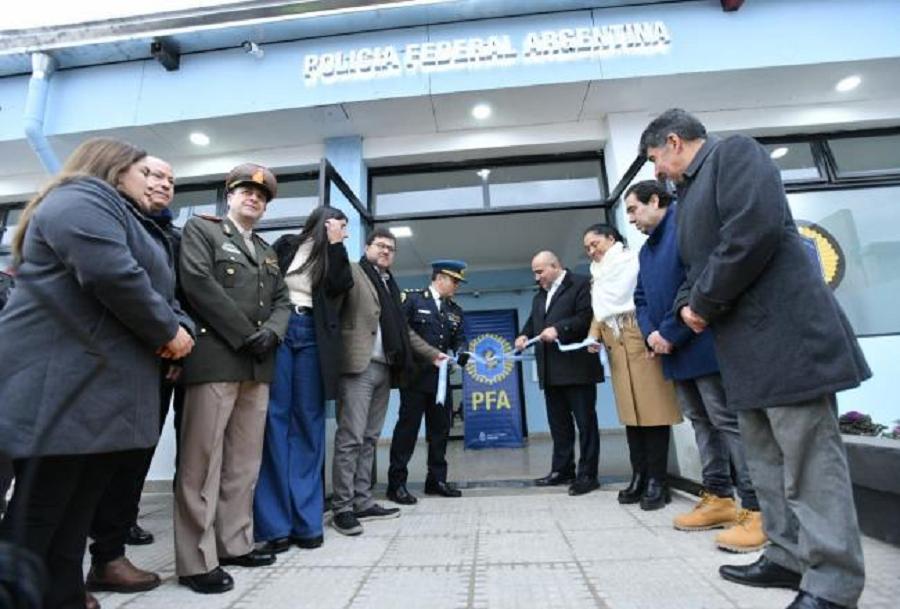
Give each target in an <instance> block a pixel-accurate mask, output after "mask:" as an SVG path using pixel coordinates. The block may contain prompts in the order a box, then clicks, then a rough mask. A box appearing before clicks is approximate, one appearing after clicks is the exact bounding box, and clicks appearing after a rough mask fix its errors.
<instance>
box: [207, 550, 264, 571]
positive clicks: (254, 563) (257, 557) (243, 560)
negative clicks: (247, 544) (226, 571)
mask: <svg viewBox="0 0 900 609" xmlns="http://www.w3.org/2000/svg"><path fill="white" fill-rule="evenodd" d="M274 562H275V555H274V554H272V553H271V552H266V551H264V550H253V551H252V552H247V553H246V554H241V555H240V556H221V557H219V564H220V565H226V566H227V565H234V566H236V567H251V568H252V567H268V566H269V565H271V564H272V563H274Z"/></svg>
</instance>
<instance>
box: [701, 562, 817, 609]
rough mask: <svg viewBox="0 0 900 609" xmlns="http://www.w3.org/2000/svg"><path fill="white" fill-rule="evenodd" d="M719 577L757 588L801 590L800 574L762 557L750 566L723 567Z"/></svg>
mask: <svg viewBox="0 0 900 609" xmlns="http://www.w3.org/2000/svg"><path fill="white" fill-rule="evenodd" d="M719 575H721V576H722V577H723V578H724V579H727V580H728V581H730V582H734V583H736V584H744V585H745V586H755V587H757V588H790V589H791V590H798V589H799V588H800V577H801V576H800V574H799V573H796V572H794V571H791V570H790V569H785V568H784V567H782V566H781V565H779V564H777V563H774V562H772V561H771V560H769V559H768V558H766V557H765V556H760V557H759V559H758V560H757V561H756V562H753V563H750V564H749V565H722V566H721V567H719ZM791 606H793V605H791ZM800 606H802V605H800ZM811 606H813V607H814V606H815V605H811Z"/></svg>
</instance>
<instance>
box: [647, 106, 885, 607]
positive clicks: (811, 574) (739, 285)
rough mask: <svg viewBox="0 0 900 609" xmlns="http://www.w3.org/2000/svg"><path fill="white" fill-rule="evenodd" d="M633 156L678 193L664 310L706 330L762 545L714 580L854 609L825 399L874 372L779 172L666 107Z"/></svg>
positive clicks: (852, 545) (855, 565)
mask: <svg viewBox="0 0 900 609" xmlns="http://www.w3.org/2000/svg"><path fill="white" fill-rule="evenodd" d="M641 152H642V153H644V154H646V155H647V157H648V159H649V160H650V161H651V162H652V163H653V164H654V165H655V166H656V173H657V175H658V177H660V178H667V179H670V180H674V181H675V182H676V183H678V198H679V200H680V204H679V206H678V249H679V253H680V255H681V258H682V260H683V262H684V264H685V267H686V271H687V279H686V281H685V283H684V285H683V286H682V288H681V290H680V291H679V295H678V297H677V298H676V302H675V308H676V311H678V312H679V316H680V318H681V320H683V321H684V323H685V324H686V325H687V326H688V327H690V328H691V329H692V330H693V331H694V332H698V333H699V332H702V331H703V330H704V329H705V328H706V327H709V328H711V329H712V332H713V336H714V337H715V345H716V355H717V357H718V360H719V364H720V367H721V373H722V380H723V382H724V384H725V392H726V396H727V400H728V407H729V408H733V409H735V410H737V411H738V419H739V423H740V430H741V436H742V437H743V440H744V448H745V451H746V455H747V465H748V466H749V468H750V475H751V477H752V478H753V482H754V484H755V485H756V492H757V497H758V499H759V503H760V507H761V509H762V515H763V521H764V522H765V529H766V533H767V534H768V536H769V539H770V541H771V544H770V545H769V547H768V548H767V549H766V550H765V552H764V554H763V556H762V557H761V558H760V559H759V560H757V561H756V562H754V563H752V564H750V565H742V566H728V565H726V566H723V567H721V568H720V569H719V573H720V574H721V575H722V577H724V578H725V579H728V580H730V581H734V582H737V583H741V584H746V585H751V586H763V587H786V588H794V589H796V588H798V587H799V589H800V593H799V594H798V596H797V598H796V599H795V600H794V602H793V603H791V605H790V606H789V609H814V608H818V609H834V608H835V607H855V606H856V602H857V600H858V598H859V595H860V593H861V592H862V588H863V583H864V567H863V556H862V549H861V546H860V539H859V528H858V525H857V519H856V509H855V507H854V505H853V494H852V488H851V484H850V475H849V472H848V469H847V457H846V453H845V451H844V446H843V443H842V442H841V436H840V432H839V429H838V424H837V409H836V402H835V396H834V393H835V392H836V391H840V390H842V389H849V388H851V387H856V386H857V385H859V384H860V383H861V382H862V381H863V380H865V379H866V378H868V377H869V376H871V372H870V370H869V367H868V366H867V365H866V362H865V359H864V358H863V355H862V351H861V350H860V348H859V345H858V344H857V341H856V337H855V335H854V333H853V329H852V328H851V327H850V324H849V322H848V321H847V318H846V317H845V315H844V313H843V311H842V310H841V307H840V306H839V305H838V303H837V300H836V299H835V297H834V294H832V292H831V290H830V289H829V288H828V286H827V285H826V284H825V281H824V279H823V277H822V273H821V271H820V270H819V269H817V268H815V267H814V266H813V264H812V263H811V259H810V257H809V255H808V254H807V252H806V250H805V248H804V246H803V244H802V242H801V240H800V235H799V233H798V232H797V227H796V225H795V224H794V220H793V217H792V216H791V210H790V207H789V206H788V201H787V197H786V196H785V192H784V187H783V186H782V183H781V177H780V174H779V170H778V167H777V166H776V165H775V164H774V163H773V162H772V160H771V159H770V158H769V155H768V153H767V152H766V150H765V149H764V148H763V147H762V146H760V145H759V144H758V143H757V142H756V141H754V140H753V139H751V138H749V137H746V136H742V135H735V136H731V137H728V138H726V139H719V138H716V137H708V136H707V134H706V128H705V127H704V126H703V124H702V123H700V121H698V120H697V119H696V118H695V117H693V116H691V115H690V114H688V113H687V112H685V111H683V110H677V109H673V110H668V111H666V112H664V113H663V114H662V115H661V116H660V117H659V118H657V119H656V120H654V121H653V122H651V123H650V125H649V126H648V127H647V129H646V130H645V131H644V133H643V135H642V136H641Z"/></svg>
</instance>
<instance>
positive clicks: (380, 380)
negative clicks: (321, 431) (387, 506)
mask: <svg viewBox="0 0 900 609" xmlns="http://www.w3.org/2000/svg"><path fill="white" fill-rule="evenodd" d="M390 393H391V373H390V368H388V366H387V365H386V364H381V363H378V362H369V367H368V368H366V369H365V370H364V371H363V372H361V373H359V374H342V375H341V379H340V382H339V385H338V398H337V412H336V414H337V432H335V435H334V465H333V467H332V481H331V486H332V491H333V495H332V499H331V506H332V509H333V511H334V513H335V514H339V513H341V512H349V511H361V510H366V509H368V508H370V507H371V506H372V504H373V503H375V502H374V500H373V499H372V489H371V486H372V463H374V460H375V448H376V445H377V443H378V437H379V436H380V435H381V427H382V425H384V416H385V414H386V413H387V405H388V397H389V396H390Z"/></svg>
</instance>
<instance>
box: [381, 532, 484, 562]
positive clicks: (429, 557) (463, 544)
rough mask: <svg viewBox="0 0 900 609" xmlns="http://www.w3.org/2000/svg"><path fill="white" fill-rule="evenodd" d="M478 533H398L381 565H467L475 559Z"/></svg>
mask: <svg viewBox="0 0 900 609" xmlns="http://www.w3.org/2000/svg"><path fill="white" fill-rule="evenodd" d="M474 550H475V535H474V533H470V534H467V535H446V536H433V535H420V536H418V537H399V536H398V537H396V538H395V539H394V540H393V541H392V542H391V545H390V547H389V548H388V551H387V552H386V553H385V555H384V558H382V559H381V561H380V562H379V563H378V564H379V566H381V567H385V566H406V567H416V566H463V565H469V564H471V563H472V558H473V556H474Z"/></svg>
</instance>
